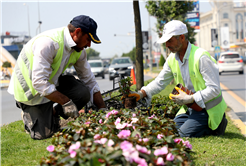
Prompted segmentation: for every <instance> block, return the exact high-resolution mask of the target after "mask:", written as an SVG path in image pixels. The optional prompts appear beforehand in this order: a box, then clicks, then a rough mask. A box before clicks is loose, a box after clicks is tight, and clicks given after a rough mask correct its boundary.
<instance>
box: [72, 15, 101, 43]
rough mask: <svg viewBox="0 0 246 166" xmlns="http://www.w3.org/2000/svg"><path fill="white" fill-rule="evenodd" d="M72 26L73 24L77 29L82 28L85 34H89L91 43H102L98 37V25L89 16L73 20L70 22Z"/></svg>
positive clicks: (77, 17) (81, 16)
mask: <svg viewBox="0 0 246 166" xmlns="http://www.w3.org/2000/svg"><path fill="white" fill-rule="evenodd" d="M70 24H72V25H73V26H75V27H76V28H81V30H82V31H83V32H85V33H88V35H89V37H90V38H91V41H93V42H94V43H96V44H99V43H101V41H100V39H99V38H98V37H97V35H96V30H97V23H96V22H95V21H94V20H93V19H92V18H90V17H89V16H85V15H80V16H76V17H74V18H73V19H72V21H70Z"/></svg>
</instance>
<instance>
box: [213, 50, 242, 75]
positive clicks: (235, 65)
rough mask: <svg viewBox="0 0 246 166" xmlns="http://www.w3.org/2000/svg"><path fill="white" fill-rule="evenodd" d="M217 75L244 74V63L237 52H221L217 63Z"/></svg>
mask: <svg viewBox="0 0 246 166" xmlns="http://www.w3.org/2000/svg"><path fill="white" fill-rule="evenodd" d="M217 64H218V66H219V74H220V75H221V73H222V72H239V74H243V73H244V63H243V60H242V58H241V57H240V55H239V53H238V52H222V53H221V54H220V57H219V59H218V61H217Z"/></svg>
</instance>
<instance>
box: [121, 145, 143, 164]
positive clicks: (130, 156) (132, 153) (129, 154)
mask: <svg viewBox="0 0 246 166" xmlns="http://www.w3.org/2000/svg"><path fill="white" fill-rule="evenodd" d="M122 155H123V156H124V157H125V159H126V160H127V161H129V162H131V163H132V162H133V161H134V160H135V159H137V158H139V156H138V151H136V149H135V148H131V149H128V150H125V151H123V153H122Z"/></svg>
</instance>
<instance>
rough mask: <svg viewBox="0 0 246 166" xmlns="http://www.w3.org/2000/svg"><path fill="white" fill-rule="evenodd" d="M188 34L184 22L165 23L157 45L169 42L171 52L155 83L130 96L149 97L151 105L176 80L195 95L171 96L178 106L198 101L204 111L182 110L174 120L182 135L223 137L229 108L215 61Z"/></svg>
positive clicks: (181, 94)
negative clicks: (156, 95) (158, 94)
mask: <svg viewBox="0 0 246 166" xmlns="http://www.w3.org/2000/svg"><path fill="white" fill-rule="evenodd" d="M187 33H188V30H187V27H186V25H185V24H184V23H182V22H181V21H178V20H173V21H170V22H168V23H166V24H165V26H164V30H163V36H162V37H161V38H160V39H159V40H158V41H157V42H158V43H166V47H167V48H168V49H169V50H170V51H171V53H170V55H169V56H168V58H167V60H166V62H165V64H164V67H163V69H162V71H161V72H160V73H159V75H158V76H157V77H156V78H155V80H153V81H152V82H151V83H149V84H148V85H147V86H144V87H142V88H141V90H140V91H139V92H137V93H134V92H133V93H132V94H131V95H132V96H136V97H137V98H138V99H141V98H143V97H146V100H147V101H148V102H149V103H150V101H151V98H152V96H153V95H154V94H157V93H159V92H160V91H162V90H163V89H165V87H166V86H167V85H168V84H169V83H170V82H171V81H172V80H173V79H175V81H176V83H177V84H178V83H180V84H182V85H183V86H185V87H186V88H188V89H189V90H191V91H192V92H193V93H194V94H193V95H187V94H186V93H184V92H183V91H181V90H180V91H179V94H178V95H174V96H172V100H173V101H174V102H176V103H177V104H179V105H186V104H189V103H194V102H195V103H196V104H197V105H198V106H200V107H201V108H202V109H201V111H196V110H194V109H191V108H188V109H185V107H181V109H180V110H179V112H178V113H177V114H176V117H175V119H174V121H175V122H176V125H177V128H178V129H179V134H180V136H181V137H201V136H205V135H222V134H224V132H225V128H226V126H227V119H226V118H225V110H226V108H227V105H226V103H225V101H224V99H223V97H222V92H221V89H220V80H219V71H218V67H217V65H216V61H215V60H214V58H213V57H211V56H210V54H209V53H208V52H207V51H206V50H204V49H202V48H199V47H196V46H194V45H193V44H191V43H190V42H189V41H188V40H187Z"/></svg>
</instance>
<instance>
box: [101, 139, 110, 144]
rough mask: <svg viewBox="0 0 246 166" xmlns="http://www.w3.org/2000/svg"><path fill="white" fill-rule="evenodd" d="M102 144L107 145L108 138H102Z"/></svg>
mask: <svg viewBox="0 0 246 166" xmlns="http://www.w3.org/2000/svg"><path fill="white" fill-rule="evenodd" d="M100 141H101V144H105V143H106V142H107V141H108V139H107V138H101V140H100Z"/></svg>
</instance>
